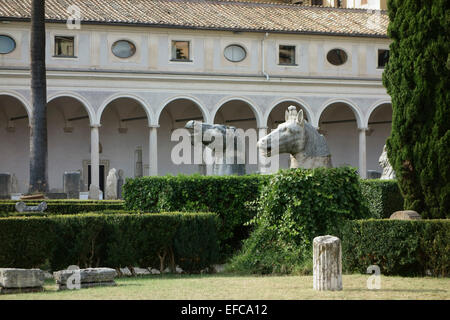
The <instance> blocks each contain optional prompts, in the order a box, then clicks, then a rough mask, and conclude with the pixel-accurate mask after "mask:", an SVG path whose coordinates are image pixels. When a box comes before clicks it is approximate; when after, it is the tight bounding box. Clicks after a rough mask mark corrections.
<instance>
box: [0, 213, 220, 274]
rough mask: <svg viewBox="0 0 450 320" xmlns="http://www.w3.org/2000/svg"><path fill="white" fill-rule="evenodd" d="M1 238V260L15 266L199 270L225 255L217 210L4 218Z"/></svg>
mask: <svg viewBox="0 0 450 320" xmlns="http://www.w3.org/2000/svg"><path fill="white" fill-rule="evenodd" d="M0 243H1V245H0V265H1V266H2V267H14V268H33V267H39V266H40V265H42V264H44V263H46V264H50V266H51V268H52V269H53V270H59V269H63V268H67V267H68V266H69V265H78V266H80V267H96V266H106V267H124V266H136V265H138V266H142V267H150V266H151V267H156V268H165V267H171V268H173V267H174V266H175V265H176V264H178V265H180V267H181V268H183V269H184V270H186V271H193V272H196V271H199V270H201V269H203V268H205V267H207V266H209V265H211V264H213V263H217V261H218V255H219V246H218V236H217V216H216V215H215V214H213V213H161V214H115V215H106V214H92V213H89V214H78V215H64V216H51V217H26V218H24V217H10V218H0ZM193 248H195V250H194V249H193Z"/></svg>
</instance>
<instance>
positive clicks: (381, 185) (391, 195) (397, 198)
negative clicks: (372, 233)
mask: <svg viewBox="0 0 450 320" xmlns="http://www.w3.org/2000/svg"><path fill="white" fill-rule="evenodd" d="M360 183H361V191H362V193H363V196H364V198H365V199H366V200H367V203H368V206H369V210H370V216H371V217H372V218H374V219H383V218H389V217H390V216H391V214H393V213H394V212H395V211H399V210H403V197H402V194H401V193H400V189H399V187H398V184H397V180H378V179H377V180H360Z"/></svg>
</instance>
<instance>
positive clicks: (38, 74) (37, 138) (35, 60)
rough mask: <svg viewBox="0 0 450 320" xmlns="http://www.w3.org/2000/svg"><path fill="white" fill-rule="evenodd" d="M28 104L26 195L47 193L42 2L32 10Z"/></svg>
mask: <svg viewBox="0 0 450 320" xmlns="http://www.w3.org/2000/svg"><path fill="white" fill-rule="evenodd" d="M30 61H31V101H32V106H33V110H32V119H31V128H30V185H29V189H28V192H29V193H38V192H48V177H47V176H48V174H47V157H48V151H47V84H46V70H45V0H33V1H32V8H31V39H30Z"/></svg>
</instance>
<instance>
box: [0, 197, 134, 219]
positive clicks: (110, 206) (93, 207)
mask: <svg viewBox="0 0 450 320" xmlns="http://www.w3.org/2000/svg"><path fill="white" fill-rule="evenodd" d="M19 201H22V200H19ZM19 201H16V200H3V201H0V216H3V217H5V216H11V215H19V213H18V212H16V208H15V205H16V203H17V202H19ZM42 201H45V202H47V209H46V210H45V212H44V214H45V215H50V214H75V213H80V212H99V211H104V210H124V209H125V205H124V204H125V203H124V201H123V200H101V201H99V200H38V201H36V200H25V201H23V202H25V203H26V204H27V206H36V205H38V204H39V203H41V202H42ZM23 215H41V214H39V213H38V214H33V213H25V214H23Z"/></svg>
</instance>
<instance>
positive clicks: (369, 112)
mask: <svg viewBox="0 0 450 320" xmlns="http://www.w3.org/2000/svg"><path fill="white" fill-rule="evenodd" d="M385 104H390V105H391V107H392V102H391V100H390V99H383V100H378V101H377V102H375V103H374V104H372V105H371V106H370V107H369V109H368V110H367V114H366V117H365V119H364V124H365V126H366V127H368V126H369V119H370V116H371V115H372V113H373V112H374V111H375V110H376V109H378V107H381V106H382V105H385Z"/></svg>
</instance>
